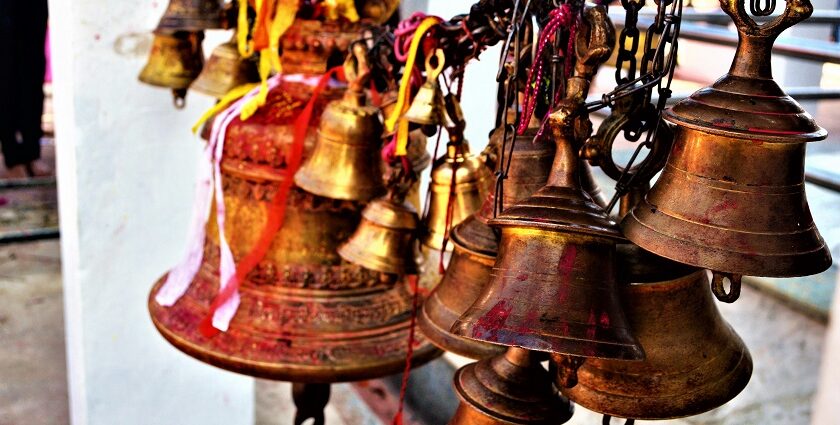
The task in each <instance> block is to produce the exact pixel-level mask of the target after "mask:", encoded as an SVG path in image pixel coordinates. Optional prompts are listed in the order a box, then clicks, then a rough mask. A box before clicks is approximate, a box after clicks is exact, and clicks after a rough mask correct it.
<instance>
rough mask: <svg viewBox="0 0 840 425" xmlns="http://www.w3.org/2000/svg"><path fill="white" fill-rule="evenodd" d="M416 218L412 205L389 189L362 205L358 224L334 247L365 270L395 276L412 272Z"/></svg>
mask: <svg viewBox="0 0 840 425" xmlns="http://www.w3.org/2000/svg"><path fill="white" fill-rule="evenodd" d="M419 221H420V219H419V218H418V217H417V212H416V211H415V210H414V207H412V206H411V205H410V204H409V203H407V202H405V200H404V198H403V196H402V195H400V194H399V193H396V192H394V191H392V192H391V193H389V194H388V195H386V196H385V197H382V198H379V199H376V200H374V201H373V202H371V203H370V204H368V206H367V207H365V209H364V211H362V223H361V224H359V227H358V229H356V232H355V233H353V236H351V237H350V239H349V240H348V241H347V242H346V243H344V245H342V246H341V247H339V248H338V255H341V258H344V259H345V260H347V261H349V262H351V263H354V264H357V265H360V266H362V267H364V268H366V269H368V270H373V271H378V272H382V273H388V274H395V275H403V274H411V273H414V272H415V271H416V270H417V267H416V262H415V259H414V243H415V241H416V238H415V236H416V231H417V227H418V223H419Z"/></svg>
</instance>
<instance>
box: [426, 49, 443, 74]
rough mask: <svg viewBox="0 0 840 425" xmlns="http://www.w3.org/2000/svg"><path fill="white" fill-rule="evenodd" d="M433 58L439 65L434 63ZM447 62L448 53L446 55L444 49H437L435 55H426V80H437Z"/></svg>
mask: <svg viewBox="0 0 840 425" xmlns="http://www.w3.org/2000/svg"><path fill="white" fill-rule="evenodd" d="M432 60H435V61H436V62H437V65H432ZM445 64H446V55H444V53H443V49H435V53H434V54H433V55H429V56H426V81H437V79H438V77H440V74H441V72H443V67H444V65H445Z"/></svg>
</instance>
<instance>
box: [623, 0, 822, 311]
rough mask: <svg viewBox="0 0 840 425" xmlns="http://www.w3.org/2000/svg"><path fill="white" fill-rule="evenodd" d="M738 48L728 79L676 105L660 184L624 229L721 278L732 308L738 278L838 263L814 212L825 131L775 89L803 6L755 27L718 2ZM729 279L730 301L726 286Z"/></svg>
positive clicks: (737, 4) (740, 8)
mask: <svg viewBox="0 0 840 425" xmlns="http://www.w3.org/2000/svg"><path fill="white" fill-rule="evenodd" d="M721 5H722V7H724V11H725V12H726V13H727V14H729V15H730V16H731V17H733V18H734V20H735V22H736V26H737V28H738V32H739V40H740V42H739V44H738V49H737V52H736V53H735V59H734V60H733V62H732V66H731V68H730V70H729V73H728V74H727V75H725V76H724V77H723V78H721V79H720V80H718V81H717V82H716V83H715V84H714V85H712V86H711V87H708V88H704V89H701V90H699V91H697V92H696V93H694V94H693V95H691V97H689V98H688V99H685V100H684V101H682V102H680V103H679V104H677V105H676V106H674V107H673V108H672V109H671V110H670V111H668V112H667V113H666V115H665V119H666V120H668V121H670V122H671V123H673V124H675V125H676V129H675V140H674V145H673V148H672V150H671V154H670V157H669V158H668V161H667V164H666V166H665V169H664V170H663V171H662V175H661V177H660V178H659V180H658V181H657V182H656V184H655V185H654V186H653V188H652V189H651V190H650V192H648V194H647V196H645V199H644V202H642V203H641V204H640V205H639V206H638V207H637V208H636V209H634V210H633V212H632V214H630V215H628V216H627V217H626V218H625V219H624V221H623V223H622V229H623V230H624V234H625V235H626V236H627V238H628V239H630V240H631V241H633V242H634V243H636V244H638V245H639V246H641V247H642V248H644V249H646V250H649V251H652V252H654V253H656V254H659V255H661V256H664V257H667V258H670V259H672V260H675V261H679V262H681V263H686V264H691V265H694V266H698V267H703V268H707V269H710V270H713V271H715V278H714V291H715V295H717V296H718V298H719V299H721V300H722V301H728V302H731V301H734V300H735V299H736V298H737V295H738V292H737V291H738V287H739V285H740V275H752V276H773V277H791V276H804V275H811V274H815V273H820V272H822V271H824V270H826V269H827V268H828V267H829V266H830V265H831V254H830V253H829V250H828V247H827V246H826V244H825V241H823V239H822V237H821V236H820V234H819V232H818V231H817V228H816V226H815V224H814V221H813V219H812V217H811V213H810V210H809V208H808V202H807V200H806V197H805V185H804V159H805V145H806V143H807V142H812V141H817V140H822V139H824V138H825V137H826V131H825V130H824V129H822V128H821V127H819V126H818V125H817V124H816V123H815V122H814V120H813V119H812V117H811V116H810V115H809V114H808V113H807V112H805V111H804V110H803V109H802V108H801V107H800V106H799V105H798V104H797V103H796V102H795V101H794V100H793V99H792V98H790V97H789V96H787V95H785V93H784V92H783V91H782V89H781V88H780V87H779V86H778V85H777V84H776V83H775V82H774V81H773V80H772V73H771V69H770V58H771V48H772V45H773V41H774V40H775V38H776V37H777V36H778V35H779V34H780V33H781V31H782V30H784V29H785V28H788V27H789V26H791V25H793V24H795V23H797V22H799V21H801V20H803V19H806V18H807V17H808V16H810V14H811V11H812V10H813V8H812V6H811V4H810V3H809V2H808V1H807V0H806V1H799V2H788V3H787V4H786V8H785V11H784V13H783V14H782V15H780V16H778V17H777V18H775V19H774V20H773V21H772V22H769V23H766V24H764V25H761V26H759V25H757V24H756V23H755V22H754V21H753V20H752V19H751V18H750V17H749V15H748V14H747V13H746V12H745V10H744V1H743V0H740V1H730V2H721ZM724 277H729V278H730V279H731V280H732V285H731V286H732V292H730V293H726V292H725V291H724V290H723V285H722V280H723V278H724Z"/></svg>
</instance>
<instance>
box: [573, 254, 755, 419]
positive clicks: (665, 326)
mask: <svg viewBox="0 0 840 425" xmlns="http://www.w3.org/2000/svg"><path fill="white" fill-rule="evenodd" d="M661 263H662V262H661V261H660V262H659V264H661ZM659 279H661V280H660V281H658V282H649V283H633V284H626V285H624V287H623V289H622V297H623V299H624V301H625V306H626V311H627V316H628V319H629V321H630V326H631V328H632V329H633V332H634V333H635V335H636V337H638V338H639V342H640V343H641V344H642V346H643V347H644V349H645V355H646V357H645V360H644V361H641V362H627V361H618V360H603V359H587V360H586V362H584V363H583V365H582V366H581V367H580V368H579V369H578V370H577V385H575V386H574V387H572V388H562V391H563V394H565V395H566V396H567V397H569V399H571V400H572V401H573V402H575V403H577V404H579V405H581V406H583V407H585V408H587V409H590V410H593V411H595V412H599V413H604V414H607V415H611V416H617V417H622V418H634V419H671V418H678V417H684V416H692V415H697V414H700V413H703V412H706V411H709V410H711V409H714V408H716V407H718V406H721V405H722V404H724V403H726V402H728V401H729V400H731V399H732V398H734V397H735V396H736V395H738V393H740V392H741V390H743V389H744V387H745V386H746V385H747V382H749V380H750V375H751V374H752V359H751V357H750V353H749V351H748V350H747V347H746V346H745V345H744V342H743V341H742V340H741V338H740V337H738V334H737V333H735V331H734V330H733V329H732V328H731V327H730V326H729V324H727V323H726V321H725V320H724V319H723V317H721V315H720V313H719V312H718V309H717V307H716V306H715V301H714V299H713V298H712V294H711V293H710V291H709V287H708V284H709V279H708V277H707V275H706V271H705V270H700V271H697V270H695V271H693V272H689V273H688V274H685V275H682V276H679V277H674V276H670V277H668V276H661V274H660V277H659ZM561 387H562V385H561Z"/></svg>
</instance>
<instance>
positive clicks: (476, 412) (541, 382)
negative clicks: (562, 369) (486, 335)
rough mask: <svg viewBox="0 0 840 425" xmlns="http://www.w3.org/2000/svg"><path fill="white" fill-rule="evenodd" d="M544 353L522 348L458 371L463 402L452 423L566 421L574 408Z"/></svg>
mask: <svg viewBox="0 0 840 425" xmlns="http://www.w3.org/2000/svg"><path fill="white" fill-rule="evenodd" d="M543 358H544V356H541V355H539V354H538V353H533V352H529V351H528V350H523V349H521V348H510V349H508V350H507V352H505V353H502V354H499V355H497V356H496V357H493V358H488V359H485V360H482V361H480V362H478V363H472V364H469V365H466V366H464V367H462V368H461V369H459V370H458V371H457V372H455V380H454V381H455V382H454V386H455V393H456V394H458V398H460V400H461V402H460V404H459V405H458V409H457V410H456V411H455V415H454V416H453V417H452V419H451V420H450V421H449V425H513V424H534V425H537V424H540V425H543V424H562V423H564V422H566V421H567V420H569V418H571V416H572V413H573V411H574V408H573V407H572V405H571V404H570V403H569V401H568V400H566V399H565V398H563V396H561V395H559V394H557V391H556V390H555V389H554V388H553V387H552V383H551V375H550V374H549V373H548V371H547V370H545V369H544V368H543V367H542V365H540V361H541V360H543Z"/></svg>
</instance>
